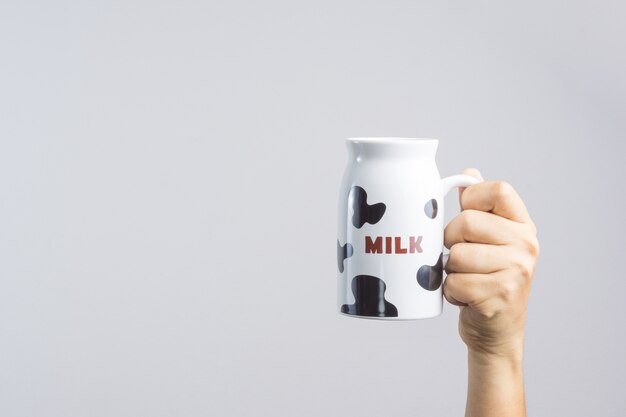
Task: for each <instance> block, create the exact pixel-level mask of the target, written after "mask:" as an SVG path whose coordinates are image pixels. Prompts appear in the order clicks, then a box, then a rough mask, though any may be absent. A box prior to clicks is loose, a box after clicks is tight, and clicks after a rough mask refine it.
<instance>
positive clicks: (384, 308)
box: [341, 275, 398, 317]
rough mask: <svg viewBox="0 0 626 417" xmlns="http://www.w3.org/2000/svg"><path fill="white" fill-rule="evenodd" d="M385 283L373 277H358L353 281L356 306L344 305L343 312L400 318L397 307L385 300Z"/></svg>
mask: <svg viewBox="0 0 626 417" xmlns="http://www.w3.org/2000/svg"><path fill="white" fill-rule="evenodd" d="M386 289H387V286H386V285H385V282H384V281H383V280H382V279H380V278H378V277H374V276H371V275H357V276H356V277H354V278H353V279H352V294H354V300H355V301H354V304H344V305H342V306H341V312H342V313H345V314H351V315H356V316H369V317H398V309H397V308H396V306H394V305H393V304H391V303H390V302H389V301H387V300H385V291H386Z"/></svg>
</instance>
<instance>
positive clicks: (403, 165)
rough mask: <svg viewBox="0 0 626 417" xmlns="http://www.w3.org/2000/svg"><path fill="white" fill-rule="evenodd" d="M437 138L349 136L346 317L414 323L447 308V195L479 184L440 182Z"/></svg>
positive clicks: (341, 247) (343, 235) (342, 254)
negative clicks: (444, 247) (445, 220)
mask: <svg viewBox="0 0 626 417" xmlns="http://www.w3.org/2000/svg"><path fill="white" fill-rule="evenodd" d="M438 143H439V141H438V140H436V139H410V138H352V139H347V146H348V153H349V159H348V166H347V168H346V170H345V173H344V176H343V180H342V182H341V190H340V196H339V230H338V237H337V238H338V240H337V267H338V293H337V295H338V297H337V307H338V310H339V312H340V313H342V314H345V315H347V316H350V317H360V318H369V319H384V320H411V319H423V318H429V317H435V316H438V315H439V314H441V311H442V308H443V297H442V279H443V266H444V259H443V230H444V219H443V217H444V216H443V213H444V196H445V195H446V194H447V193H448V192H449V191H450V190H451V189H452V188H454V187H466V186H469V185H473V184H476V183H478V182H479V181H478V180H477V179H476V178H474V177H470V176H468V175H454V176H451V177H447V178H443V179H441V177H440V175H439V171H438V169H437V165H436V163H435V154H436V152H437V145H438Z"/></svg>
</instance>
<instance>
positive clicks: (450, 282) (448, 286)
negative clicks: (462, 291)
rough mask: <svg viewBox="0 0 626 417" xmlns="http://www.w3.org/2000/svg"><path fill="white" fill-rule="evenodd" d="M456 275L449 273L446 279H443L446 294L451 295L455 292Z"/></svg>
mask: <svg viewBox="0 0 626 417" xmlns="http://www.w3.org/2000/svg"><path fill="white" fill-rule="evenodd" d="M455 277H456V274H454V273H450V274H448V276H447V277H446V279H445V280H444V281H443V293H444V294H445V295H446V296H449V295H451V294H452V293H453V292H454V284H455V282H456V280H455Z"/></svg>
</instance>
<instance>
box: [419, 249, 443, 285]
mask: <svg viewBox="0 0 626 417" xmlns="http://www.w3.org/2000/svg"><path fill="white" fill-rule="evenodd" d="M442 279H443V253H442V254H441V255H439V259H438V260H437V262H436V263H435V264H434V265H422V266H421V267H420V269H419V270H418V271H417V282H418V283H419V285H420V287H422V288H423V289H425V290H428V291H435V290H436V289H438V288H439V287H440V286H441V280H442Z"/></svg>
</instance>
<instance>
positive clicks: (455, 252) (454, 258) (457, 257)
mask: <svg viewBox="0 0 626 417" xmlns="http://www.w3.org/2000/svg"><path fill="white" fill-rule="evenodd" d="M464 257H465V248H464V245H461V244H460V243H456V244H454V245H452V246H451V247H450V253H449V254H448V263H451V264H452V265H456V264H459V263H463V259H464Z"/></svg>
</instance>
